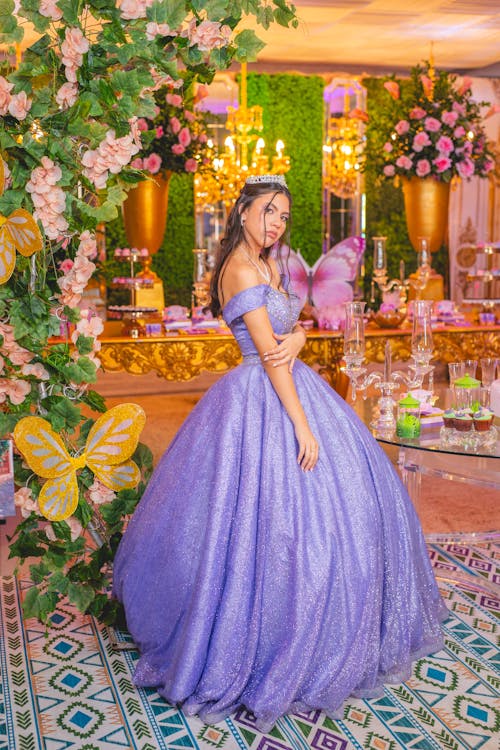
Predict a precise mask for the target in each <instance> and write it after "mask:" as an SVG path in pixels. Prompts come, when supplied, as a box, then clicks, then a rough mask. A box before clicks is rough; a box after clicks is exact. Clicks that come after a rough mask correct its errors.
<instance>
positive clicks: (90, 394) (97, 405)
mask: <svg viewBox="0 0 500 750" xmlns="http://www.w3.org/2000/svg"><path fill="white" fill-rule="evenodd" d="M82 401H83V402H84V403H85V404H87V406H90V408H91V409H93V410H94V411H98V412H101V413H102V414H104V412H105V411H106V408H107V407H106V400H105V398H104V397H103V396H101V394H100V393H98V392H97V391H92V390H89V391H87V392H86V393H84V394H83V396H82Z"/></svg>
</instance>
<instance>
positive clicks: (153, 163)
mask: <svg viewBox="0 0 500 750" xmlns="http://www.w3.org/2000/svg"><path fill="white" fill-rule="evenodd" d="M144 169H147V171H148V172H151V174H156V173H157V172H159V171H160V169H161V157H160V156H158V154H150V155H149V156H146V158H145V159H144Z"/></svg>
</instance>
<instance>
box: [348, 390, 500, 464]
mask: <svg viewBox="0 0 500 750" xmlns="http://www.w3.org/2000/svg"><path fill="white" fill-rule="evenodd" d="M400 393H404V390H402V391H401V392H400ZM435 393H437V394H438V400H437V402H436V404H435V406H438V407H440V408H442V409H446V408H448V407H449V406H450V403H451V392H450V390H449V389H448V388H444V387H443V388H435ZM400 398H401V395H398V394H395V398H394V400H395V401H396V402H397V401H398V400H399V399H400ZM378 400H379V396H378V395H376V396H369V397H368V398H367V399H366V400H363V398H362V396H360V395H359V394H358V396H357V398H356V401H355V402H354V403H353V402H352V401H349V402H348V403H349V404H350V405H351V406H352V408H353V409H354V411H355V412H356V413H357V415H358V416H359V417H360V418H361V419H362V420H363V422H364V423H365V424H366V425H367V426H368V427H370V423H371V422H372V421H373V420H374V419H376V417H377V415H378ZM396 411H397V407H396V406H395V407H394V416H396ZM493 425H494V427H493V428H490V431H489V432H488V433H484V432H483V433H480V432H475V430H470V431H468V432H461V433H458V432H457V430H453V437H456V438H457V439H458V440H460V443H461V444H460V445H459V444H456V443H453V444H450V442H449V441H450V438H451V437H452V435H451V430H450V428H445V427H443V426H442V425H425V426H422V428H421V432H420V437H418V438H402V437H398V436H397V435H396V432H395V431H394V432H393V433H391V434H385V433H382V432H379V431H377V430H374V429H372V428H371V427H370V429H371V431H372V433H373V435H374V437H376V439H377V440H378V441H379V442H380V443H386V444H389V445H395V446H398V447H407V448H413V449H415V450H421V451H431V452H438V453H451V454H454V455H464V456H476V457H483V458H500V419H499V418H498V417H495V418H494V421H493ZM445 441H446V442H445Z"/></svg>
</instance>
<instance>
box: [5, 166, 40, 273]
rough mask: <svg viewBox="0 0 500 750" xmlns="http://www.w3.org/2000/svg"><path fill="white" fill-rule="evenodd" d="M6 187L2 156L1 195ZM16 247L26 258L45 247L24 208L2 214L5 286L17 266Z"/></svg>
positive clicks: (32, 219) (31, 218)
mask: <svg viewBox="0 0 500 750" xmlns="http://www.w3.org/2000/svg"><path fill="white" fill-rule="evenodd" d="M4 187H5V168H4V165H3V159H2V157H1V156H0V195H2V194H3V191H4ZM16 247H17V249H18V250H19V252H20V253H21V255H24V256H26V257H29V256H30V255H33V253H36V252H37V251H38V250H41V249H42V247H43V237H42V235H41V232H40V230H39V229H38V224H37V223H36V221H35V220H34V218H33V217H32V215H31V214H29V213H28V212H27V211H25V210H24V208H17V209H16V210H15V211H13V212H12V213H11V214H10V216H3V215H2V214H0V284H5V282H6V281H8V280H9V279H10V277H11V276H12V271H13V270H14V268H15V266H16Z"/></svg>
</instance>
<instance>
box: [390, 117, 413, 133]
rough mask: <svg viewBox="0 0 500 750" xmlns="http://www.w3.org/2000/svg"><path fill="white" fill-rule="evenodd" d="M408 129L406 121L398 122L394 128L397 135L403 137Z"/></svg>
mask: <svg viewBox="0 0 500 750" xmlns="http://www.w3.org/2000/svg"><path fill="white" fill-rule="evenodd" d="M409 129H410V123H409V122H408V120H400V121H399V122H398V123H397V125H396V127H395V128H394V130H395V131H396V133H397V134H398V135H404V134H405V133H407V132H408V131H409Z"/></svg>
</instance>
